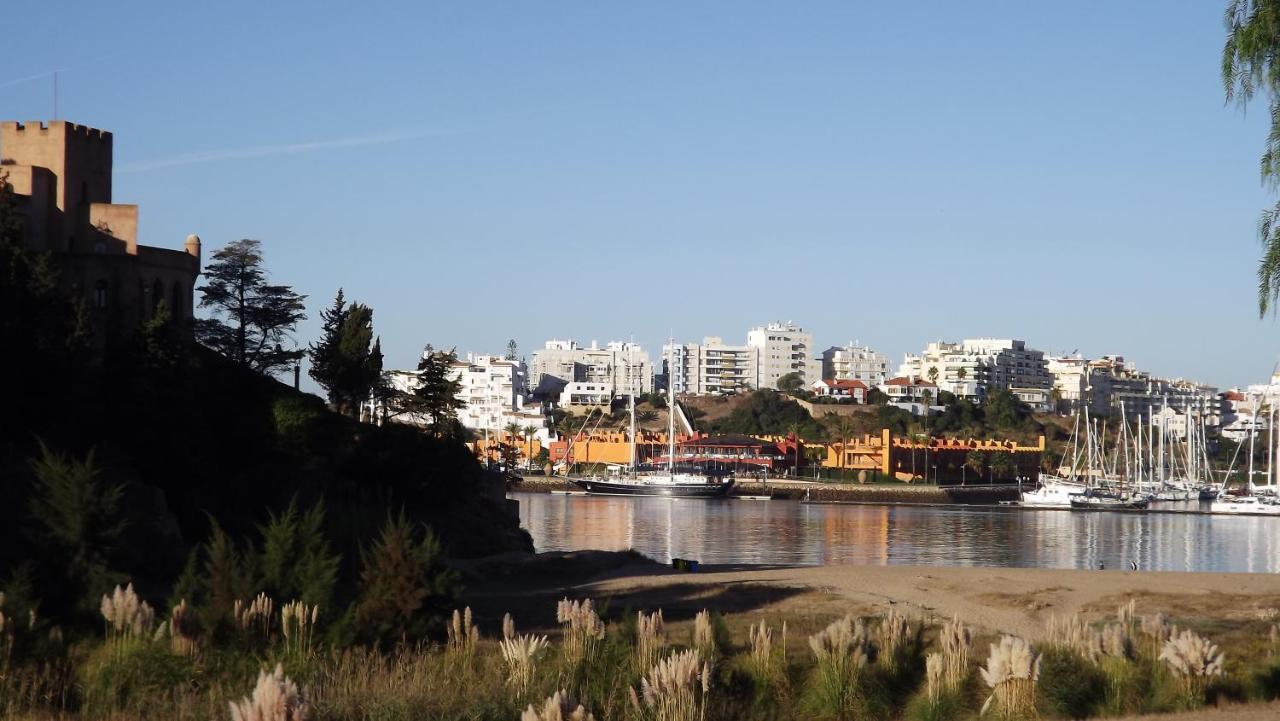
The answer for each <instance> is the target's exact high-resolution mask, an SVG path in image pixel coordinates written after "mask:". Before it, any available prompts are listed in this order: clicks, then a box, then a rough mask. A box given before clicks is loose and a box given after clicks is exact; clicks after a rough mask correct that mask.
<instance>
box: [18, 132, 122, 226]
mask: <svg viewBox="0 0 1280 721" xmlns="http://www.w3.org/2000/svg"><path fill="white" fill-rule="evenodd" d="M111 157H112V147H111V133H109V132H106V131H104V130H98V129H97V128H90V127H88V126H85V125H76V124H75V123H68V122H67V121H65V120H54V121H51V122H49V123H43V122H41V121H38V120H33V121H28V122H26V123H18V122H13V121H9V122H4V123H0V166H26V167H30V168H43V169H45V170H47V171H48V172H49V173H51V174H52V178H51V180H52V185H53V187H52V188H50V189H49V190H50V191H52V198H51V199H52V201H53V202H52V204H51V206H52V207H50V208H49V211H50V213H49V216H50V217H48V219H47V221H46V222H47V226H46V229H45V232H46V234H47V236H48V241H49V243H50V245H49V246H48V247H49V248H50V249H51V250H59V251H67V250H70V249H71V248H74V247H76V246H77V241H87V235H88V234H87V233H86V232H84V231H85V229H86V228H88V227H90V226H91V225H92V223H91V222H90V206H91V205H92V204H94V203H104V204H109V203H111ZM15 169H16V168H15ZM0 172H3V171H0Z"/></svg>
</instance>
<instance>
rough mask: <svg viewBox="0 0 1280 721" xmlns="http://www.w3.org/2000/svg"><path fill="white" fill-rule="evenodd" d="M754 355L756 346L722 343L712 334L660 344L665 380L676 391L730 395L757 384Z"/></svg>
mask: <svg viewBox="0 0 1280 721" xmlns="http://www.w3.org/2000/svg"><path fill="white" fill-rule="evenodd" d="M758 357H759V351H758V349H756V348H753V347H751V346H747V345H739V346H733V345H725V343H724V341H723V340H721V339H720V338H718V337H714V336H711V337H707V338H703V339H702V342H701V343H682V344H677V345H675V346H672V345H665V346H663V348H662V359H663V364H664V366H665V367H666V369H667V378H668V379H669V381H668V382H670V383H672V384H673V385H674V388H675V392H676V393H688V394H692V395H732V394H735V393H743V392H746V391H750V390H754V389H755V388H758V387H759V380H758V378H757V365H758V363H757V361H758Z"/></svg>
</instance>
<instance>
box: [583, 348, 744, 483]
mask: <svg viewBox="0 0 1280 721" xmlns="http://www.w3.org/2000/svg"><path fill="white" fill-rule="evenodd" d="M669 345H670V346H671V347H674V346H675V342H674V341H673V342H672V343H670V344H669ZM668 367H672V364H670V363H668ZM628 408H629V410H630V414H631V433H630V436H631V463H630V464H629V466H628V467H627V468H626V469H625V470H623V471H622V472H620V473H615V474H611V475H608V476H592V477H586V478H575V479H571V480H572V482H573V484H574V485H576V486H577V487H579V488H581V489H582V490H584V491H586V492H587V493H589V494H595V495H611V496H666V497H671V498H721V497H723V496H726V495H728V493H729V491H730V490H732V489H733V485H734V479H733V477H732V476H722V475H712V474H709V473H706V472H692V471H684V470H678V469H677V468H676V462H675V459H676V425H675V424H676V421H675V417H676V395H675V384H674V383H672V382H671V381H670V379H668V381H667V463H666V468H662V469H657V470H652V471H641V470H639V464H637V462H636V402H635V397H634V396H631V397H630V399H629V404H628Z"/></svg>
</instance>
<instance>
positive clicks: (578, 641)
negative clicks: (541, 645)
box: [556, 598, 605, 670]
mask: <svg viewBox="0 0 1280 721" xmlns="http://www.w3.org/2000/svg"><path fill="white" fill-rule="evenodd" d="M556 620H557V621H559V622H560V626H561V628H562V629H563V638H562V640H561V647H562V649H563V651H564V661H565V665H566V666H567V667H568V668H569V669H570V670H576V669H577V668H578V667H579V666H581V665H583V664H590V663H591V662H592V661H594V660H595V658H596V655H597V653H598V652H599V649H600V642H601V641H602V640H604V631H605V627H604V621H602V620H600V616H599V615H598V614H596V610H595V605H594V604H593V603H592V602H591V599H589V598H588V599H584V600H582V601H570V600H569V599H568V598H564V599H561V601H560V603H559V604H558V605H557V606H556Z"/></svg>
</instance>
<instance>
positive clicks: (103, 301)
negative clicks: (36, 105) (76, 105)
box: [0, 120, 200, 349]
mask: <svg viewBox="0 0 1280 721" xmlns="http://www.w3.org/2000/svg"><path fill="white" fill-rule="evenodd" d="M0 182H4V183H7V184H9V185H10V186H12V188H13V191H14V194H15V196H16V197H17V201H18V202H17V205H18V212H19V213H20V214H21V215H22V217H23V221H24V222H23V230H24V232H25V236H26V237H25V241H26V243H27V245H28V246H29V247H30V248H32V249H35V250H40V251H50V252H52V253H53V254H54V256H55V257H56V258H57V260H58V264H59V266H60V268H61V271H62V277H63V283H64V284H65V285H66V288H67V290H68V291H69V292H70V293H71V294H72V295H74V296H75V297H77V298H79V299H80V300H82V302H83V304H84V307H85V308H86V310H87V312H88V317H89V321H90V323H91V324H92V329H93V339H94V345H95V346H96V347H98V348H99V349H101V348H103V347H104V345H105V343H106V342H107V340H108V339H109V338H112V337H113V336H116V335H120V334H125V333H128V332H129V331H131V330H132V329H133V328H136V327H137V326H138V325H139V324H140V323H141V322H143V321H145V320H147V319H149V318H151V317H152V316H154V315H155V314H156V312H157V310H158V309H159V307H160V302H161V301H162V300H163V301H164V302H165V303H166V304H167V306H168V308H169V312H170V314H171V316H172V317H173V318H174V319H175V320H177V321H179V322H185V321H189V320H191V317H192V294H193V292H194V286H195V282H196V277H197V276H198V275H199V274H200V238H198V237H197V236H195V235H190V236H187V241H186V247H185V249H184V250H170V249H168V248H153V247H150V246H146V245H139V244H138V206H136V205H122V204H119V203H113V202H111V133H109V132H106V131H103V130H98V129H96V128H90V127H87V126H84V125H76V124H75V123H68V122H66V121H62V120H55V121H52V122H49V123H44V122H41V121H30V122H26V123H19V122H13V121H6V122H0Z"/></svg>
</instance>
